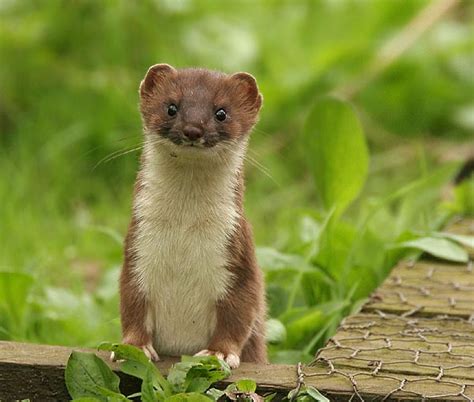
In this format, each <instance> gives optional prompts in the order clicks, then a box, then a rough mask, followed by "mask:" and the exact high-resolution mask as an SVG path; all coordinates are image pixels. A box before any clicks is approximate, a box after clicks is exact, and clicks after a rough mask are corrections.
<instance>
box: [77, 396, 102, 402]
mask: <svg viewBox="0 0 474 402" xmlns="http://www.w3.org/2000/svg"><path fill="white" fill-rule="evenodd" d="M100 401H101V399H99V398H94V397H92V396H85V397H83V398H74V399H72V402H100Z"/></svg>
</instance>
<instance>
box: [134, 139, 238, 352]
mask: <svg viewBox="0 0 474 402" xmlns="http://www.w3.org/2000/svg"><path fill="white" fill-rule="evenodd" d="M240 148H241V149H239V152H236V151H235V149H234V150H232V152H231V153H229V154H227V155H224V157H222V155H220V156H219V157H217V156H216V157H212V158H211V159H209V161H206V160H205V159H200V158H202V156H201V155H198V156H199V158H197V159H196V160H195V161H194V160H193V154H192V153H190V152H191V150H189V152H188V151H186V152H187V153H186V154H185V155H179V154H178V156H177V157H173V156H170V154H169V153H168V152H166V151H160V150H159V149H154V148H152V147H151V146H147V148H145V161H144V169H143V172H142V180H143V183H142V184H143V188H142V189H141V191H140V192H139V194H138V196H137V199H136V202H135V205H134V208H135V213H136V214H137V218H138V222H139V223H138V227H137V235H136V241H135V242H134V248H135V251H136V256H137V260H136V264H135V270H136V274H137V277H138V279H139V284H140V289H141V291H143V292H144V293H145V295H146V298H147V300H148V302H149V306H150V309H149V314H148V317H147V327H148V328H149V329H151V330H152V331H153V333H154V346H155V349H156V350H157V352H158V353H162V354H168V355H180V354H192V353H196V352H198V351H199V350H201V349H204V348H206V347H207V346H208V342H209V340H210V338H211V336H212V333H213V331H214V329H215V325H216V311H215V302H216V300H217V299H218V298H219V297H222V295H223V294H224V293H225V292H226V290H227V288H228V285H229V283H230V280H231V274H230V272H229V271H228V270H227V269H226V268H225V265H226V262H227V258H228V256H227V253H226V241H227V239H228V238H229V236H230V235H231V234H232V233H233V231H234V230H235V227H236V224H237V221H238V214H239V211H238V210H237V209H236V205H235V193H234V189H235V185H236V180H237V175H236V172H237V171H238V169H240V167H241V165H242V158H243V153H244V151H245V149H244V148H245V144H242V146H241V147H240ZM192 151H193V152H201V153H202V152H207V151H205V150H192ZM204 155H205V154H204Z"/></svg>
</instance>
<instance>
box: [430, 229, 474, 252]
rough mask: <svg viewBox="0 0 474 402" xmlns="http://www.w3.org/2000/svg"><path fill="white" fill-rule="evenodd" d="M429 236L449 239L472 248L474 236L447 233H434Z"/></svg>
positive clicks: (473, 246)
mask: <svg viewBox="0 0 474 402" xmlns="http://www.w3.org/2000/svg"><path fill="white" fill-rule="evenodd" d="M431 235H432V236H436V237H441V238H445V239H450V240H452V241H455V242H456V243H459V244H461V245H463V246H466V247H469V248H474V236H468V235H460V234H455V233H448V232H434V233H431Z"/></svg>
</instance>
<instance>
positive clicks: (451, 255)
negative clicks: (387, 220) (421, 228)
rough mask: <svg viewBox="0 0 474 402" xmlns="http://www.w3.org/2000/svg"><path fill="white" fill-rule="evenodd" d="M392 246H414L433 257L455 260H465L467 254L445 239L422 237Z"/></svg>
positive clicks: (467, 257) (466, 259)
mask: <svg viewBox="0 0 474 402" xmlns="http://www.w3.org/2000/svg"><path fill="white" fill-rule="evenodd" d="M392 247H393V248H415V249H418V250H421V251H424V252H426V253H428V254H431V255H433V256H435V257H438V258H441V259H444V260H448V261H455V262H467V261H468V259H469V256H468V254H467V252H466V250H464V249H463V248H462V247H460V246H458V245H457V244H456V243H453V242H452V241H449V240H447V239H439V238H435V237H422V238H419V239H415V240H410V241H405V242H402V243H399V244H396V245H393V246H392Z"/></svg>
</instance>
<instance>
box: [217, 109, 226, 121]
mask: <svg viewBox="0 0 474 402" xmlns="http://www.w3.org/2000/svg"><path fill="white" fill-rule="evenodd" d="M226 118H227V113H226V111H225V110H224V109H219V110H218V111H217V112H216V119H217V120H219V121H224V120H225V119H226Z"/></svg>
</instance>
